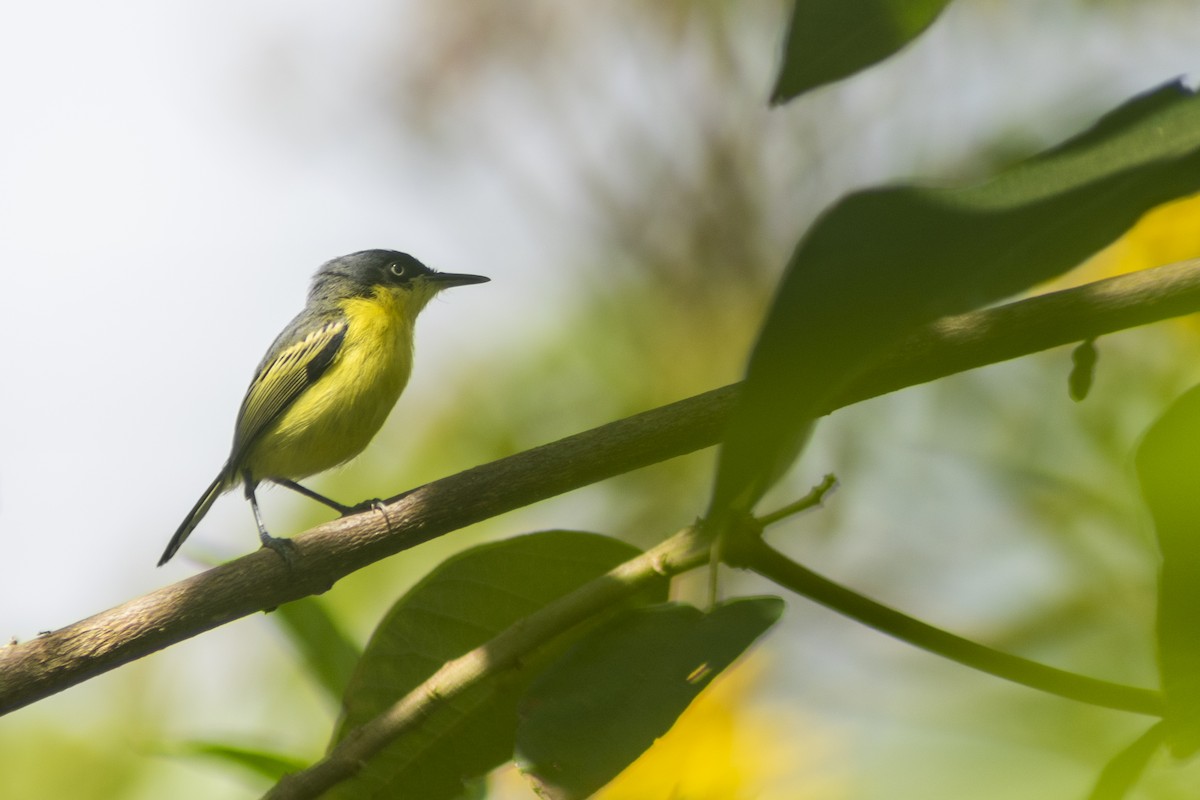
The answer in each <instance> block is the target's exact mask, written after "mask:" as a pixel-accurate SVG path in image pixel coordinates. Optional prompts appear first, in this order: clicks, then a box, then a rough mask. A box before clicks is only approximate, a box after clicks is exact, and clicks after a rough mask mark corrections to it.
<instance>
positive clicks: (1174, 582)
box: [1135, 386, 1200, 757]
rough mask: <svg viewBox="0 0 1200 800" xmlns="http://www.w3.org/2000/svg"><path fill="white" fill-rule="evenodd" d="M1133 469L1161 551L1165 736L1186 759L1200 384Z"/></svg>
mask: <svg viewBox="0 0 1200 800" xmlns="http://www.w3.org/2000/svg"><path fill="white" fill-rule="evenodd" d="M1135 463H1136V466H1137V474H1138V481H1139V482H1140V483H1141V486H1142V495H1143V496H1144V497H1145V498H1146V505H1148V506H1149V508H1150V515H1151V517H1152V518H1153V519H1154V531H1155V535H1156V536H1157V538H1158V547H1159V550H1160V551H1161V553H1162V567H1161V569H1160V571H1159V579H1158V668H1159V673H1160V676H1161V679H1162V689H1163V697H1164V700H1165V702H1166V714H1165V716H1164V720H1165V722H1166V737H1167V743H1168V744H1169V745H1170V747H1171V750H1172V751H1173V752H1174V753H1175V754H1176V755H1178V756H1181V757H1182V756H1187V755H1191V754H1192V753H1194V752H1196V750H1197V749H1200V633H1198V631H1200V627H1198V625H1200V623H1198V621H1200V386H1197V387H1195V388H1192V389H1190V390H1188V391H1187V392H1186V393H1184V395H1183V396H1182V397H1180V398H1179V399H1178V400H1176V401H1175V402H1174V403H1172V404H1171V405H1170V406H1169V407H1168V408H1167V410H1166V411H1165V412H1163V415H1162V416H1161V417H1159V418H1158V419H1157V420H1156V421H1155V422H1154V424H1153V425H1151V426H1150V429H1149V430H1148V431H1147V432H1146V436H1145V438H1143V439H1142V443H1141V445H1140V446H1139V447H1138V451H1137V456H1136V459H1135Z"/></svg>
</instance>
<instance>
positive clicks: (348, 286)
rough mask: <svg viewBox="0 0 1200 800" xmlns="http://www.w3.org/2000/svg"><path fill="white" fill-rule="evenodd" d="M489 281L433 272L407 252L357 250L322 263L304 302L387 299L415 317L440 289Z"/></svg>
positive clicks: (472, 276) (481, 278)
mask: <svg viewBox="0 0 1200 800" xmlns="http://www.w3.org/2000/svg"><path fill="white" fill-rule="evenodd" d="M489 280H491V279H490V278H485V277H483V276H482V275H464V274H460V273H454V272H437V271H436V270H432V269H430V268H429V267H427V266H425V265H424V264H422V263H421V262H420V261H418V260H417V259H415V258H413V257H412V256H410V255H409V254H408V253H400V252H397V251H395V250H360V251H359V252H357V253H351V254H350V255H347V256H341V257H340V258H335V259H333V260H332V261H327V262H325V264H323V265H322V266H321V268H320V269H319V270H317V274H316V275H314V276H313V283H312V289H311V290H310V291H309V294H308V299H309V303H310V304H312V303H338V302H342V301H345V300H349V299H351V298H355V297H362V298H369V297H377V296H381V295H382V296H390V297H392V298H394V299H395V301H396V302H397V303H399V304H400V305H401V306H403V307H404V308H405V309H406V311H407V313H408V314H409V315H411V317H415V316H416V315H417V313H418V312H419V311H420V310H421V309H422V308H424V307H425V304H426V303H428V302H429V301H430V300H431V299H432V298H433V296H434V295H435V294H437V293H438V292H440V291H441V290H442V289H448V288H450V287H451V286H466V285H468V284H472V283H486V282H487V281H489Z"/></svg>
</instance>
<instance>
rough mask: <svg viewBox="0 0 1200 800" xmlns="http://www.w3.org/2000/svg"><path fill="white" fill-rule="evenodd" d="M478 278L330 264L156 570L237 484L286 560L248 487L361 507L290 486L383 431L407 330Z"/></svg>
mask: <svg viewBox="0 0 1200 800" xmlns="http://www.w3.org/2000/svg"><path fill="white" fill-rule="evenodd" d="M488 280H489V278H485V277H483V276H482V275H456V274H452V273H446V272H435V271H434V270H431V269H429V268H428V267H426V266H425V265H424V264H422V263H421V262H420V261H418V260H417V259H415V258H413V257H412V256H410V255H408V254H407V253H398V252H396V251H394V250H363V251H361V252H358V253H351V254H350V255H348V256H342V257H341V258H335V259H333V260H332V261H329V262H327V263H326V264H324V265H323V266H322V267H321V269H320V270H318V271H317V274H316V275H315V276H314V277H313V283H312V288H311V289H310V290H309V293H308V303H307V304H306V305H305V307H304V310H303V311H301V312H300V313H299V314H298V315H297V316H296V318H295V319H294V320H292V322H291V324H289V325H288V326H287V327H286V328H284V329H283V333H281V334H279V336H278V337H277V338H276V339H275V342H274V343H273V344H272V345H271V348H270V349H269V350H268V351H267V355H266V356H265V357H264V358H263V360H262V363H261V364H259V365H258V369H257V370H256V371H255V373H254V380H252V381H251V382H250V388H249V389H247V390H246V397H245V399H244V400H242V408H241V410H240V411H238V418H237V426H236V427H235V428H234V434H233V449H232V450H231V451H230V453H229V460H228V461H226V462H225V466H224V467H222V468H221V472H220V474H218V475H217V477H216V480H214V481H213V482H212V484H211V485H210V486H209V487H208V489H207V490H205V492H204V494H203V495H201V497H200V499H199V500H198V501H196V505H195V506H193V507H192V510H191V511H190V512H188V515H187V517H186V518H184V520H183V523H182V524H181V525H180V526H179V530H177V531H175V535H174V536H172V537H171V541H170V543H169V544H168V545H167V549H166V550H165V551H163V554H162V558H160V559H159V561H158V565H159V566H160V567H161V566H162V565H163V564H165V563H167V561H168V560H170V558H171V557H172V556H173V555H175V552H176V551H177V550H179V546H180V545H182V544H183V541H184V539H186V538H187V537H188V534H190V533H191V532H192V531H193V530H194V529H195V527H196V526H197V525H198V524H199V523H200V520H201V519H203V518H204V515H205V514H207V513H208V509H209V508H210V507H211V506H212V504H213V501H215V500H216V499H217V498H218V497H219V496H221V495H222V494H223V493H225V492H227V491H229V490H230V489H232V488H233V487H235V486H237V485H238V484H239V483H241V484H242V485H243V486H244V487H245V492H246V499H247V500H249V501H250V508H251V509H252V510H253V511H254V521H255V523H256V524H257V525H258V535H259V539H261V540H262V543H263V546H264V547H270V548H271V549H273V550H275V551H276V552H278V553H279V554H280V555H281V556H283V557H284V558H285V559H289V558H290V557H291V550H290V548H291V546H292V543H291V541H290V540H287V539H276V538H275V537H273V536H271V535H270V534H269V533H267V527H266V525H264V524H263V520H262V514H261V512H260V511H259V508H258V500H257V498H256V497H255V496H254V490H255V488H256V487H257V486H258V484H259V483H261V482H262V481H269V482H271V483H276V484H279V485H280V486H286V487H288V488H289V489H293V490H294V491H297V492H299V493H300V494H302V495H304V496H306V497H310V498H312V499H313V500H317V501H318V502H321V503H324V504H325V505H327V506H329V507H330V508H333V509H336V510H337V511H338V512H340V513H341V514H348V513H350V512H352V511H355V510H357V507H355V506H344V505H342V504H341V503H338V502H335V501H333V500H330V499H329V498H328V497H325V496H323V495H320V494H317V493H316V492H314V491H312V490H311V489H308V488H305V487H304V486H301V485H300V484H298V483H296V481H297V480H299V479H301V478H306V477H308V476H309V475H315V474H316V473H318V472H324V471H325V470H327V469H330V468H331V467H335V466H337V465H338V464H341V463H343V462H346V461H349V460H350V459H351V458H354V457H355V456H356V455H358V454H359V453H361V452H362V451H363V448H365V447H366V446H367V444H368V443H369V442H370V441H371V439H372V438H374V436H375V434H376V433H378V432H379V428H380V427H381V426H382V425H383V422H384V420H385V419H387V416H388V414H389V413H390V412H391V410H392V407H393V406H394V405H395V404H396V400H398V399H399V397H400V392H401V391H403V390H404V385H405V384H406V383H407V382H408V376H409V373H410V372H411V371H412V358H413V324H414V323H415V322H416V319H417V314H419V313H420V312H421V309H423V308H424V307H425V304H426V303H428V302H429V301H430V299H432V298H433V296H434V295H435V294H437V293H438V292H440V291H441V290H442V289H446V288H449V287H451V286H465V285H467V284H471V283H485V282H486V281H488Z"/></svg>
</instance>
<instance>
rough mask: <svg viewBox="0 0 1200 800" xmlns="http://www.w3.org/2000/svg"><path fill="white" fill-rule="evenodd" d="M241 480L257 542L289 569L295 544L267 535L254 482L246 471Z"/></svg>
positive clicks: (294, 554)
mask: <svg viewBox="0 0 1200 800" xmlns="http://www.w3.org/2000/svg"><path fill="white" fill-rule="evenodd" d="M243 479H244V481H245V483H246V499H247V500H249V501H250V509H251V510H252V511H253V512H254V523H255V524H256V525H257V526H258V539H259V541H261V542H262V546H263V547H269V548H271V549H272V550H274V551H275V552H276V553H278V554H279V557H280V558H282V559H283V560H284V563H286V564H287V565H288V566H289V567H290V566H292V562H293V560H294V559H295V556H296V545H295V543H294V542H293V541H292V540H291V539H279V538H276V537H274V536H272V535H271V534H269V533H267V526H266V524H265V523H264V522H263V518H262V512H261V511H260V510H259V508H258V498H257V497H255V496H254V487H255V481H254V479H253V478H252V477H251V476H250V473H249V472H248V471H247V472H245V473H243Z"/></svg>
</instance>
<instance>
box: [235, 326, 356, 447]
mask: <svg viewBox="0 0 1200 800" xmlns="http://www.w3.org/2000/svg"><path fill="white" fill-rule="evenodd" d="M346 327H347V323H346V319H345V317H342V316H337V317H327V318H325V319H323V320H321V321H319V322H317V323H316V324H315V325H312V324H310V325H308V326H305V328H306V329H301V330H297V329H296V323H295V322H293V324H292V325H291V326H289V327H288V328H287V329H286V330H285V331H284V332H283V333H281V334H280V335H279V338H278V339H276V340H275V344H273V345H272V346H271V349H270V350H269V351H268V354H267V357H266V358H264V359H263V362H262V363H261V364H259V366H258V371H257V372H256V373H255V375H254V380H253V381H251V382H250V388H249V389H247V390H246V397H245V399H244V400H242V408H241V411H239V412H238V421H237V428H236V429H235V431H234V435H233V454H232V455H231V456H230V464H237V463H238V462H239V461H241V459H242V457H243V456H244V455H245V453H246V450H247V449H249V448H250V446H251V445H253V444H254V442H255V441H256V440H257V439H258V437H259V436H261V435H262V433H263V431H265V430H266V429H267V428H268V427H270V425H271V423H272V422H274V421H275V420H276V419H278V418H279V416H280V415H281V414H283V413H284V412H285V411H287V409H288V408H289V407H290V406H291V405H292V403H294V402H295V401H296V398H298V397H299V396H300V395H301V394H303V393H304V391H305V390H306V389H307V388H308V387H310V386H312V385H313V384H314V383H316V382H317V380H318V379H319V378H320V377H321V376H322V375H323V374H325V371H326V370H327V369H329V365H330V364H332V363H333V361H334V359H335V358H336V357H337V354H338V351H339V350H341V347H342V341H343V339H345V337H346ZM288 341H291V342H292V343H291V344H282V343H283V342H288Z"/></svg>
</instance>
